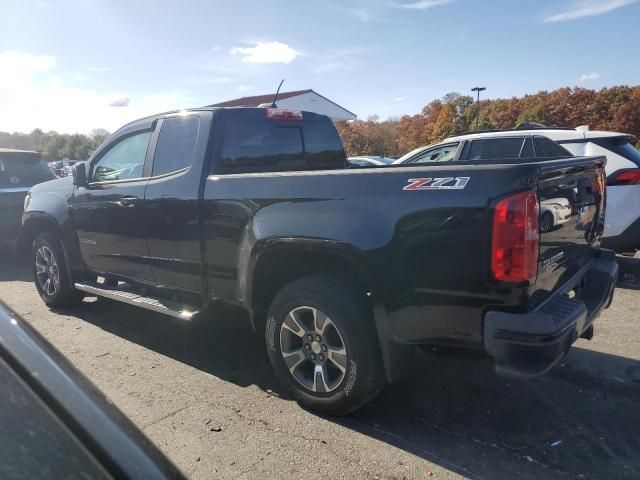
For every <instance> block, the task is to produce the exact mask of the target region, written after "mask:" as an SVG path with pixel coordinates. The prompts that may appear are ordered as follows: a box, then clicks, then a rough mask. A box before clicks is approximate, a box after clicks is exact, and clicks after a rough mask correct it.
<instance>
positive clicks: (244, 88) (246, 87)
mask: <svg viewBox="0 0 640 480" xmlns="http://www.w3.org/2000/svg"><path fill="white" fill-rule="evenodd" d="M236 90H238V91H240V92H248V91H249V90H253V87H250V86H249V85H238V86H237V87H236Z"/></svg>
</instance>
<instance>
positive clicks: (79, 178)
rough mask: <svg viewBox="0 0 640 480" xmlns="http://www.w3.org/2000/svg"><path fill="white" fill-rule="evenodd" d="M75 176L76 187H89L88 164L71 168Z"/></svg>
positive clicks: (80, 164)
mask: <svg viewBox="0 0 640 480" xmlns="http://www.w3.org/2000/svg"><path fill="white" fill-rule="evenodd" d="M71 173H72V174H73V184H74V185H75V186H76V187H86V186H87V185H89V182H88V180H87V162H78V163H76V164H74V165H73V167H71Z"/></svg>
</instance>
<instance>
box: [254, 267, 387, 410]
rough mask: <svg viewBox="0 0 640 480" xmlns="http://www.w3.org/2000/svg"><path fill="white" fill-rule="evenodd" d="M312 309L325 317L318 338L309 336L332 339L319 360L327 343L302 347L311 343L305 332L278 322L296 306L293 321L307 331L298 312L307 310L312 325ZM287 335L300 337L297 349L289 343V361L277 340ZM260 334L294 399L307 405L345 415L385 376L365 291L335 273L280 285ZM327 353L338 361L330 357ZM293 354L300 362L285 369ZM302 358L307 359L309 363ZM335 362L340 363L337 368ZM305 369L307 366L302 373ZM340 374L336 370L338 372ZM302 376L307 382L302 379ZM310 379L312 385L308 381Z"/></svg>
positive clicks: (366, 398) (285, 339) (373, 391)
mask: <svg viewBox="0 0 640 480" xmlns="http://www.w3.org/2000/svg"><path fill="white" fill-rule="evenodd" d="M305 309H307V310H309V312H306V311H305ZM314 309H317V311H318V312H320V313H319V314H318V317H317V318H321V314H322V313H324V314H325V317H328V319H329V322H328V323H324V324H323V325H324V326H325V328H324V329H323V330H321V331H320V330H318V331H317V332H319V333H322V335H324V338H322V337H321V336H317V337H314V340H317V339H319V338H321V339H322V340H321V341H322V342H326V343H327V345H329V344H330V343H331V344H332V345H329V347H328V350H329V351H328V353H327V354H326V356H325V357H324V358H323V359H322V360H323V362H322V363H321V362H320V360H319V357H321V356H322V355H323V352H327V349H326V348H327V346H326V345H325V344H324V343H322V345H321V348H322V350H321V349H320V347H318V345H320V343H321V342H320V341H314V342H313V344H314V345H313V347H311V348H308V349H307V348H305V347H307V345H311V343H307V342H310V340H308V336H307V334H303V335H302V336H301V337H300V338H297V337H298V334H294V335H292V334H291V333H290V332H291V331H292V330H291V328H289V327H283V323H284V322H285V320H287V319H288V318H289V314H290V312H292V311H294V310H295V311H296V312H302V313H300V317H299V318H298V319H297V320H295V321H294V323H293V324H294V325H298V326H299V327H301V330H298V332H300V331H302V330H305V331H307V333H308V334H311V332H312V330H311V329H306V328H302V323H303V321H302V318H303V315H305V314H307V313H308V315H309V320H307V321H306V322H311V325H312V326H313V327H315V325H316V320H315V318H316V317H314V316H313V313H311V311H313V310H314ZM297 314H298V313H296V315H297ZM318 321H319V322H320V320H318ZM287 322H288V325H289V324H290V323H291V319H290V318H289V320H287ZM306 322H305V323H306ZM336 333H337V336H336ZM288 337H292V341H297V340H300V342H301V345H302V346H301V347H300V348H299V349H295V352H296V357H294V361H293V362H291V361H290V358H291V355H290V354H289V353H288V352H286V353H285V352H284V350H292V351H293V349H292V348H289V347H288V346H287V347H286V348H285V346H283V342H284V343H289V341H290V339H289V338H288ZM265 340H266V344H267V351H268V354H269V359H270V361H271V365H272V366H273V369H274V371H275V374H276V376H277V377H278V379H279V380H280V382H281V383H282V384H283V385H284V386H286V387H287V389H288V390H289V391H290V392H291V393H292V394H293V396H294V397H295V398H296V399H297V400H298V402H299V403H300V404H302V405H303V406H305V407H307V408H309V409H312V410H315V411H318V412H320V413H325V414H330V415H346V414H349V413H351V412H353V411H354V410H357V409H358V408H360V407H361V406H363V405H364V404H365V403H367V402H368V401H370V400H371V399H372V398H373V397H375V396H376V395H377V394H378V392H379V391H380V390H381V389H382V387H383V386H384V379H385V377H384V367H383V364H382V358H381V355H380V346H379V343H378V338H377V335H376V330H375V327H374V321H373V316H372V313H371V311H370V308H369V307H368V305H367V301H366V297H365V296H364V294H358V293H357V292H355V291H354V290H353V289H352V288H350V287H349V285H348V284H347V283H345V282H342V281H340V279H338V278H335V277H332V276H329V275H313V276H310V277H305V278H302V279H300V280H297V281H295V282H292V283H290V284H289V285H287V286H285V287H284V288H283V289H282V290H281V291H280V292H279V293H278V294H277V295H276V297H275V299H274V300H273V302H272V303H271V307H270V308H269V313H268V316H267V322H266V330H265ZM340 343H342V345H343V347H344V351H345V355H342V354H341V353H339V351H338V349H340V347H339V346H337V347H336V346H335V345H336V344H338V345H339V344H340ZM314 348H315V349H317V350H314ZM313 351H316V359H314V361H311V360H310V358H309V355H312V354H313ZM298 352H301V353H298ZM285 355H289V357H288V359H287V361H289V362H290V365H289V366H288V365H287V363H285ZM302 355H306V358H305V359H304V360H299V359H300V358H302ZM333 358H335V359H337V360H340V361H339V362H334V361H333V360H332V359H333ZM297 360H299V363H300V366H299V367H293V371H290V370H289V367H290V366H291V363H294V364H295V363H296V361H297ZM320 363H321V364H320ZM307 364H310V367H309V366H308V365H307ZM319 364H320V365H319ZM339 364H341V368H338V366H339ZM345 367H346V368H345ZM318 368H319V369H320V370H323V369H324V370H323V372H324V373H322V372H319V371H318V370H317V369H318ZM298 369H299V370H298ZM305 369H306V370H310V371H308V372H307V373H306V376H305V371H306V370H305ZM343 369H344V371H343ZM311 372H313V373H311ZM294 375H297V377H295V376H294ZM340 375H342V377H341V378H340ZM297 378H299V379H300V380H299V379H297ZM312 378H313V380H312ZM303 381H304V382H307V383H308V384H307V385H306V386H305V385H303V384H302V382H303ZM311 382H312V385H311V386H309V384H311ZM316 386H317V388H316ZM327 388H328V389H329V391H327ZM314 390H315V391H314Z"/></svg>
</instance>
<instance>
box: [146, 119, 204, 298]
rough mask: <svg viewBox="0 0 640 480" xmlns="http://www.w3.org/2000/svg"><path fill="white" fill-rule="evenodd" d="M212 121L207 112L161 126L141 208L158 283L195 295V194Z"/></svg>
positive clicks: (198, 282)
mask: <svg viewBox="0 0 640 480" xmlns="http://www.w3.org/2000/svg"><path fill="white" fill-rule="evenodd" d="M211 119H212V113H211V112H193V113H189V114H188V115H184V114H176V115H172V116H168V117H165V118H163V119H162V120H160V122H159V124H158V130H159V134H158V140H157V143H156V146H155V155H154V158H153V163H152V165H151V168H150V170H149V175H150V178H149V184H148V186H147V189H146V194H145V206H144V210H145V214H144V218H145V222H146V229H147V244H148V247H149V258H150V261H151V265H152V270H153V273H154V277H155V279H156V283H158V284H161V285H166V286H170V287H174V288H179V289H182V290H189V291H193V292H198V293H201V292H202V291H203V290H204V286H203V278H204V277H203V275H204V269H203V259H202V251H201V236H202V227H201V221H200V216H201V212H200V208H201V207H200V204H201V202H200V201H199V199H200V198H201V196H200V193H199V192H200V189H201V185H203V183H202V182H203V175H206V174H205V173H204V172H203V164H204V163H205V161H206V151H207V144H208V139H209V131H210V129H211Z"/></svg>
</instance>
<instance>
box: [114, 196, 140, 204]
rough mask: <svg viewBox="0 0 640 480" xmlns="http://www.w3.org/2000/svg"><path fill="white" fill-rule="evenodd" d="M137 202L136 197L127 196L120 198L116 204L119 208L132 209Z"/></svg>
mask: <svg viewBox="0 0 640 480" xmlns="http://www.w3.org/2000/svg"><path fill="white" fill-rule="evenodd" d="M138 200H139V199H138V197H134V196H129V195H127V196H124V197H120V200H118V204H119V205H120V206H121V207H133V206H134V205H135V204H136V202H137V201H138Z"/></svg>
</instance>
